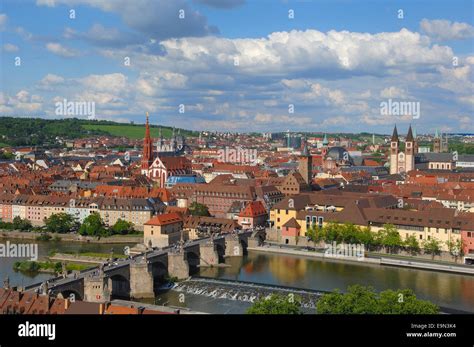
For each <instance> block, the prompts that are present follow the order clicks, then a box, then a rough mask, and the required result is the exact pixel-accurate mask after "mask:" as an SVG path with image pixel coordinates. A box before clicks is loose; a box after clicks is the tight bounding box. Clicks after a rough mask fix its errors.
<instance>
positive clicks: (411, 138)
mask: <svg viewBox="0 0 474 347" xmlns="http://www.w3.org/2000/svg"><path fill="white" fill-rule="evenodd" d="M406 141H407V142H413V131H412V130H411V124H410V127H409V128H408V134H407V138H406Z"/></svg>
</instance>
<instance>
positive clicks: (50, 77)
mask: <svg viewBox="0 0 474 347" xmlns="http://www.w3.org/2000/svg"><path fill="white" fill-rule="evenodd" d="M62 83H64V77H62V76H59V75H55V74H47V75H46V76H44V77H43V78H42V79H41V80H40V82H39V84H40V86H42V87H50V86H55V85H58V84H62Z"/></svg>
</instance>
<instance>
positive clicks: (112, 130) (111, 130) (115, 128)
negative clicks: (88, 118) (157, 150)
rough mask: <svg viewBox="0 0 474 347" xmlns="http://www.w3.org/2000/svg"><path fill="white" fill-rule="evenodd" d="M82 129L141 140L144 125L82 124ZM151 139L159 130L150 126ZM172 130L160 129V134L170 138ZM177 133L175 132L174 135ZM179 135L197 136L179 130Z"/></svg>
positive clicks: (143, 133)
mask: <svg viewBox="0 0 474 347" xmlns="http://www.w3.org/2000/svg"><path fill="white" fill-rule="evenodd" d="M82 127H83V128H84V129H86V130H92V131H103V132H106V133H108V134H110V135H113V136H124V137H128V138H130V139H142V138H143V137H144V135H145V125H132V124H84V125H82ZM150 132H151V137H155V138H156V137H158V136H159V128H158V127H156V126H152V127H151V128H150ZM172 132H173V130H172V129H170V128H168V127H167V128H162V134H163V136H164V137H171V135H172ZM177 133H178V131H177V130H176V134H177ZM181 135H184V136H197V134H195V133H193V132H191V131H187V130H181Z"/></svg>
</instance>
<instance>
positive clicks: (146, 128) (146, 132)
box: [145, 112, 150, 139]
mask: <svg viewBox="0 0 474 347" xmlns="http://www.w3.org/2000/svg"><path fill="white" fill-rule="evenodd" d="M149 138H150V122H149V116H148V112H147V113H146V125H145V139H149Z"/></svg>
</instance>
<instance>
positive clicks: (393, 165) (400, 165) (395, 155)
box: [390, 125, 418, 174]
mask: <svg viewBox="0 0 474 347" xmlns="http://www.w3.org/2000/svg"><path fill="white" fill-rule="evenodd" d="M416 153H418V144H417V142H416V138H415V137H414V136H413V131H412V129H411V125H410V128H409V129H408V134H407V137H406V139H405V151H404V152H402V151H401V150H400V140H399V138H398V131H397V126H395V128H394V129H393V135H392V139H391V140H390V174H400V173H405V172H408V171H411V170H414V169H415V154H416Z"/></svg>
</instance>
